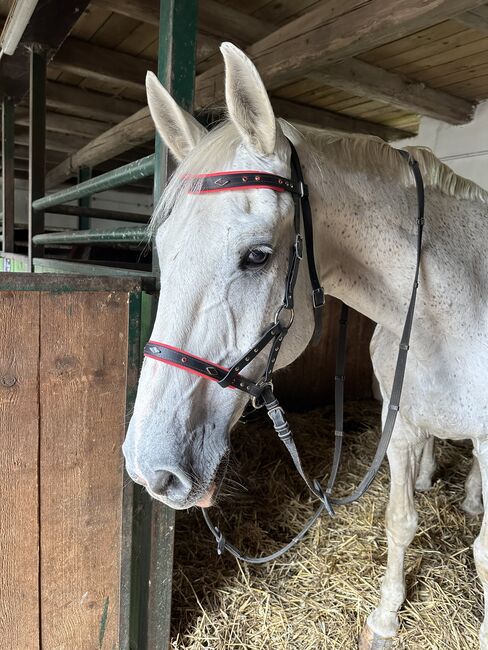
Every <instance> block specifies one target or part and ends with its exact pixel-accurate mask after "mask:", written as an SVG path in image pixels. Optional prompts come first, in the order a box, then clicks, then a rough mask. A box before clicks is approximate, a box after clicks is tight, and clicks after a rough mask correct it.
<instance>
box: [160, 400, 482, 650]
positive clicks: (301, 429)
mask: <svg viewBox="0 0 488 650" xmlns="http://www.w3.org/2000/svg"><path fill="white" fill-rule="evenodd" d="M347 412H348V416H347V418H346V434H347V436H346V442H345V448H344V455H343V465H342V468H341V472H340V477H339V483H338V488H337V492H338V493H339V492H340V493H343V492H345V491H348V490H350V489H351V487H352V486H353V485H354V484H356V483H357V482H358V480H359V478H360V477H361V476H362V474H363V473H364V471H365V470H366V468H367V465H368V463H369V461H370V459H371V458H372V455H373V452H374V449H375V445H376V442H377V439H378V435H379V430H378V423H379V408H378V405H377V404H375V403H373V402H356V403H352V404H351V403H350V404H349V405H348V406H347ZM289 420H290V423H291V425H292V429H293V431H294V432H295V437H296V440H297V444H298V445H299V448H300V450H301V451H302V453H303V460H304V464H305V466H306V467H307V468H308V469H309V471H310V474H311V475H312V476H318V477H320V478H322V479H323V480H325V479H326V477H327V471H328V468H329V467H330V461H331V455H332V446H333V430H334V425H333V416H332V411H331V410H330V409H329V408H326V409H321V410H317V411H313V412H311V413H307V414H290V416H289ZM233 447H234V449H233V458H232V461H231V467H230V470H229V479H228V480H227V481H226V483H225V485H224V487H223V495H222V498H221V500H220V502H219V504H218V508H214V509H213V510H212V514H213V516H214V518H216V520H218V521H219V524H220V525H221V527H222V528H223V530H224V532H225V533H226V534H227V536H228V538H229V541H232V543H234V544H237V545H238V546H239V547H240V548H242V549H243V550H245V551H247V552H250V553H252V552H258V553H260V554H262V553H269V552H270V551H272V550H275V549H276V548H277V547H278V546H279V545H280V544H283V542H285V541H287V540H289V539H290V537H292V536H293V535H294V534H295V533H296V532H297V531H298V530H299V528H300V527H301V526H302V525H303V523H304V522H305V520H306V519H307V518H308V517H309V516H310V514H311V512H312V507H313V503H312V502H311V500H310V499H309V497H308V495H307V493H306V491H305V490H304V489H303V487H302V485H301V483H300V481H299V480H298V478H297V476H296V474H295V471H294V469H293V467H292V466H291V462H290V461H289V460H288V458H287V456H286V454H285V451H284V449H282V448H281V445H280V443H279V442H278V441H276V440H275V437H274V434H273V432H272V430H270V427H269V426H268V424H267V422H266V421H260V422H258V423H254V424H252V425H251V424H248V425H246V426H240V427H239V428H238V429H237V430H236V431H235V433H234V434H233ZM437 457H438V460H439V465H440V467H439V470H438V473H437V475H436V477H435V482H434V487H433V489H432V490H431V491H429V492H426V493H421V494H418V495H417V506H418V511H419V531H418V533H417V536H416V538H415V540H414V542H413V544H412V546H411V547H410V549H409V551H408V553H407V562H406V573H407V601H406V603H405V605H404V607H403V608H402V610H401V621H402V624H401V629H400V632H399V636H398V638H397V640H396V641H395V643H394V646H393V647H394V648H395V649H396V650H398V649H401V650H410V649H419V650H470V649H475V648H477V647H478V645H477V644H478V641H477V635H478V626H479V622H480V620H481V616H482V598H481V588H480V586H479V584H478V582H477V579H476V572H475V567H474V563H473V559H472V549H471V545H472V543H473V541H474V539H475V537H476V535H477V533H478V529H479V526H480V523H481V518H480V517H474V518H472V517H468V516H467V515H465V514H464V513H463V512H462V511H461V510H460V509H459V507H458V506H459V503H460V501H461V500H462V498H463V482H464V479H465V477H466V474H467V472H468V469H469V466H470V450H469V449H465V448H460V447H459V446H455V445H453V444H452V443H449V442H440V443H439V444H438V447H437ZM388 483H389V479H388V470H387V467H386V463H385V465H384V467H383V468H382V471H381V474H380V476H379V477H378V479H377V480H376V482H375V483H374V485H373V486H372V488H371V489H370V491H369V492H368V494H367V495H366V496H365V497H363V499H362V500H361V502H360V503H358V504H354V505H352V506H349V507H347V508H342V509H340V510H338V512H337V517H336V518H335V519H333V520H331V519H328V518H325V517H324V518H323V519H322V520H321V521H320V523H318V524H317V525H316V526H315V528H314V529H313V530H312V531H311V533H310V534H309V535H308V537H307V538H306V539H305V540H304V541H303V542H301V544H299V545H298V546H297V547H295V549H294V550H293V551H292V552H290V553H289V554H288V555H286V556H285V557H284V558H282V559H280V560H278V561H276V562H274V563H273V564H272V565H266V566H264V567H249V566H245V565H240V564H239V563H237V562H236V561H235V560H234V559H233V558H232V557H230V556H225V557H223V558H218V557H217V555H216V553H215V545H214V543H213V541H212V539H211V537H210V533H209V531H208V530H207V529H206V527H205V524H204V523H203V521H202V519H201V516H200V513H198V512H189V513H181V514H180V515H179V517H178V520H177V539H176V551H175V573H174V595H173V623H172V641H171V643H172V645H171V647H172V648H174V649H176V648H177V649H178V650H202V649H208V650H224V649H225V650H234V649H235V650H237V649H239V650H244V649H249V650H258V649H261V648H266V649H268V648H272V649H273V650H285V649H286V650H299V649H300V650H312V649H313V650H322V649H324V650H339V649H341V650H353V649H354V648H356V647H357V646H356V643H357V636H358V633H359V632H360V630H361V628H362V626H363V624H364V621H365V619H366V616H367V614H368V613H369V612H370V611H371V609H372V608H373V607H374V606H375V604H376V602H377V598H378V590H379V583H380V579H381V577H382V574H383V569H384V566H385V561H386V539H385V533H384V510H385V505H386V499H387V495H388Z"/></svg>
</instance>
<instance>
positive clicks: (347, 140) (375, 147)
mask: <svg viewBox="0 0 488 650" xmlns="http://www.w3.org/2000/svg"><path fill="white" fill-rule="evenodd" d="M279 123H280V126H281V129H282V131H283V133H284V134H285V135H286V136H287V137H288V138H290V140H292V142H293V143H294V144H299V143H300V141H302V142H303V141H305V142H306V143H307V144H308V145H309V147H310V149H311V151H309V152H308V154H309V159H310V160H311V162H312V163H313V167H314V168H315V173H317V174H318V175H319V177H320V176H322V175H323V170H321V163H320V159H321V158H322V157H325V158H326V159H327V160H330V159H331V158H332V159H333V162H334V165H335V166H337V167H338V168H340V169H341V170H343V171H344V173H349V174H350V173H354V172H361V173H364V171H365V169H375V168H381V170H382V173H383V175H384V177H389V178H391V176H392V175H393V177H394V179H395V181H396V182H397V183H401V184H402V185H403V186H404V187H409V186H411V185H413V183H414V181H413V178H412V175H411V172H410V169H409V168H408V166H407V165H405V160H404V158H403V157H402V156H401V155H400V154H399V153H398V151H397V149H395V148H394V147H392V146H390V145H389V144H387V143H386V142H384V141H383V140H381V139H380V138H377V137H375V136H367V135H356V134H343V133H341V134H330V133H325V132H324V131H321V130H319V129H314V128H311V127H302V126H300V128H299V129H298V128H296V127H295V126H293V125H292V124H290V123H289V122H287V121H286V120H282V119H280V120H279ZM241 142H242V139H241V136H240V134H239V132H238V130H237V128H236V127H235V126H234V124H233V123H232V122H230V121H229V120H225V121H223V122H221V123H220V124H218V125H217V126H216V127H215V128H213V129H212V130H211V131H209V133H208V134H207V135H206V136H205V137H204V138H203V139H202V140H201V141H200V142H199V143H198V145H197V146H196V147H195V148H194V149H193V150H192V151H191V153H190V154H189V155H188V156H187V157H186V158H185V160H183V162H182V163H181V164H180V165H179V166H178V171H177V173H175V174H173V175H172V177H171V178H170V180H169V182H168V184H167V186H166V188H165V189H164V192H163V194H162V196H161V198H160V200H159V203H158V204H157V206H156V209H155V210H154V214H153V217H152V219H151V222H150V224H149V230H150V231H151V232H154V231H156V230H157V228H158V227H159V225H160V224H161V223H162V222H163V221H165V219H167V218H168V216H169V215H170V213H171V212H172V210H174V209H175V208H176V207H177V206H178V204H180V202H181V201H185V210H186V211H187V213H189V212H190V211H191V209H192V205H191V203H192V201H194V200H195V195H189V194H188V193H187V185H186V184H185V183H184V182H182V180H181V179H182V178H184V177H185V176H187V175H190V176H191V175H193V174H204V173H206V172H213V171H217V170H218V169H231V165H232V162H233V160H234V157H235V155H236V151H237V148H238V147H239V145H240V144H241ZM405 149H406V150H407V151H410V152H411V153H412V155H413V156H414V157H415V158H416V159H417V160H418V162H419V165H420V170H421V172H422V176H423V179H424V184H425V185H426V186H432V187H435V188H437V189H438V190H439V191H440V192H442V193H443V194H445V195H447V196H452V197H455V198H458V199H467V200H470V201H479V202H482V203H488V191H486V190H484V189H482V188H481V187H480V186H479V185H477V184H476V183H475V182H473V181H470V180H468V179H467V178H463V177H462V176H459V175H458V174H455V173H454V172H453V171H452V169H450V168H449V167H448V166H447V165H444V163H442V162H441V161H440V160H439V159H438V158H437V157H436V156H435V155H434V154H433V153H432V151H430V149H427V148H425V147H405Z"/></svg>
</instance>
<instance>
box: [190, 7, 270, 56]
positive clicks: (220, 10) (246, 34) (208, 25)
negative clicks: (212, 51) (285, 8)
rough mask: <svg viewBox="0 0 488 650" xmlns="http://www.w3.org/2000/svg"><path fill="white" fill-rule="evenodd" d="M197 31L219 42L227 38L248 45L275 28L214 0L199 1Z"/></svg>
mask: <svg viewBox="0 0 488 650" xmlns="http://www.w3.org/2000/svg"><path fill="white" fill-rule="evenodd" d="M199 29H200V31H202V32H204V33H205V34H209V35H211V36H215V37H217V38H219V39H220V40H224V38H228V39H230V40H232V41H233V42H235V43H236V44H241V45H248V44H249V43H255V42H256V41H258V40H260V39H261V38H264V37H265V36H267V35H268V34H270V33H271V32H272V31H274V29H275V27H274V25H273V24H272V23H269V22H267V21H264V20H262V19H261V18H256V17H255V16H250V15H249V14H245V13H243V12H242V11H238V10H236V9H234V8H233V7H229V6H226V5H223V4H220V2H216V0H200V11H199Z"/></svg>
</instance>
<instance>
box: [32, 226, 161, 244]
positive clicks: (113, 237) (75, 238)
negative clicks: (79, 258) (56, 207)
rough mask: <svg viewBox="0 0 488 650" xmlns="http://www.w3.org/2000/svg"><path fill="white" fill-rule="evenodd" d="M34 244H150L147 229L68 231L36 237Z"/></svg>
mask: <svg viewBox="0 0 488 650" xmlns="http://www.w3.org/2000/svg"><path fill="white" fill-rule="evenodd" d="M33 240H34V244H36V245H39V246H41V245H42V246H47V245H48V244H96V243H102V244H146V243H148V241H149V239H148V235H147V228H144V226H136V227H133V228H113V229H111V230H68V231H64V232H50V233H44V234H42V235H36V236H35V237H34V238H33Z"/></svg>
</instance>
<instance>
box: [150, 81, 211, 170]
mask: <svg viewBox="0 0 488 650" xmlns="http://www.w3.org/2000/svg"><path fill="white" fill-rule="evenodd" d="M146 93H147V103H148V105H149V111H150V113H151V117H152V119H153V122H154V125H155V127H156V129H157V131H158V133H159V135H160V136H161V138H162V139H163V141H164V143H165V144H166V146H167V147H168V149H169V150H170V151H171V153H172V154H173V156H174V157H175V158H176V160H177V161H178V162H180V161H181V160H183V158H185V156H187V155H188V154H189V153H190V151H191V150H192V149H193V147H195V146H196V145H197V144H198V143H199V142H200V140H201V139H202V138H203V136H204V135H206V133H207V130H206V128H205V127H204V126H202V125H201V124H200V123H199V122H197V120H196V119H195V118H194V117H193V115H190V113H187V112H186V111H184V110H183V109H182V108H180V107H179V106H178V104H177V103H176V102H175V100H174V99H173V98H172V97H171V95H170V94H169V92H168V91H167V90H166V88H165V87H164V86H163V85H162V84H161V83H160V81H159V79H158V78H157V77H156V75H155V74H154V73H153V72H148V73H147V75H146Z"/></svg>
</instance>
